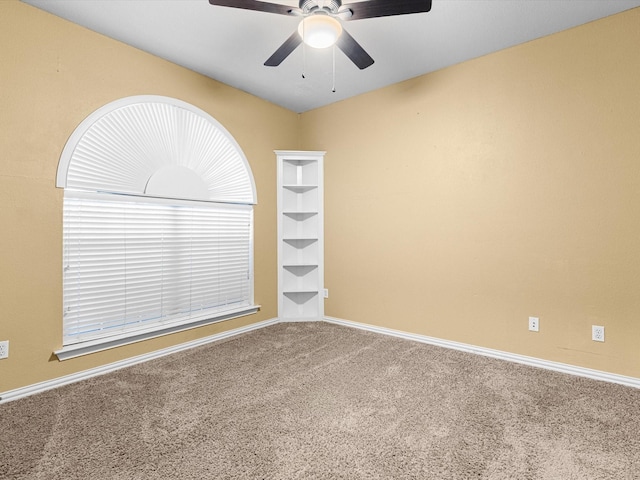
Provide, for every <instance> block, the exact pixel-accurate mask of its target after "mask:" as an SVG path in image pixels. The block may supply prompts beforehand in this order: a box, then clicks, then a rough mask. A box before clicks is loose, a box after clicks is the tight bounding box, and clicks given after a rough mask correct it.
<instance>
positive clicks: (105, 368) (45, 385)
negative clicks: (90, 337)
mask: <svg viewBox="0 0 640 480" xmlns="http://www.w3.org/2000/svg"><path fill="white" fill-rule="evenodd" d="M278 322H279V320H278V319H277V318H272V319H270V320H264V321H262V322H257V323H252V324H251V325H247V326H245V327H240V328H235V329H233V330H228V331H226V332H221V333H216V334H215V335H210V336H208V337H203V338H198V339H196V340H192V341H190V342H186V343H181V344H179V345H174V346H172V347H167V348H163V349H161V350H156V351H154V352H149V353H145V354H144V355H138V356H135V357H131V358H126V359H124V360H120V361H117V362H113V363H109V364H107V365H102V366H99V367H95V368H91V369H89V370H83V371H82V372H78V373H73V374H71V375H65V376H64V377H58V378H54V379H52V380H46V381H44V382H40V383H35V384H33V385H28V386H26V387H21V388H16V389H15V390H9V391H6V392H3V393H0V404H2V403H6V402H10V401H12V400H18V399H19V398H23V397H27V396H29V395H34V394H36V393H40V392H44V391H46V390H51V389H53V388H57V387H61V386H63V385H68V384H70V383H75V382H79V381H81V380H86V379H88V378H91V377H96V376H98V375H104V374H105V373H110V372H114V371H116V370H120V369H121V368H125V367H129V366H131V365H136V364H138V363H143V362H147V361H149V360H153V359H155V358H160V357H164V356H166V355H171V354H172V353H177V352H181V351H183V350H189V349H190V348H195V347H199V346H201V345H206V344H207V343H212V342H217V341H220V340H224V339H227V338H231V337H235V336H237V335H241V334H243V333H248V332H251V331H253V330H258V329H260V328H264V327H268V326H270V325H275V324H276V323H278Z"/></svg>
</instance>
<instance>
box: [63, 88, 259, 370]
mask: <svg viewBox="0 0 640 480" xmlns="http://www.w3.org/2000/svg"><path fill="white" fill-rule="evenodd" d="M141 149H142V150H141ZM181 184H182V187H180V185H181ZM56 186H57V187H59V188H64V189H65V222H67V219H68V218H71V217H69V214H68V212H67V205H72V204H73V202H78V201H80V202H82V201H84V199H87V198H88V199H100V198H103V199H106V200H108V199H109V198H110V199H114V200H116V203H117V199H130V201H131V202H134V203H135V202H141V203H143V204H145V205H147V206H148V205H152V204H153V203H154V202H155V203H158V201H159V204H166V205H172V206H173V207H176V206H179V205H180V206H183V207H184V205H186V204H191V205H193V206H194V208H196V209H197V208H200V209H201V208H202V207H203V206H205V207H206V205H207V204H209V205H211V208H213V209H214V210H215V211H219V209H220V208H223V209H224V208H226V209H227V211H230V212H233V211H236V212H241V211H245V212H246V213H243V214H241V216H242V218H247V219H248V220H247V221H248V222H249V226H250V227H249V231H248V232H247V231H245V233H241V235H242V236H243V238H245V240H244V241H248V242H249V243H248V246H249V248H248V258H247V261H248V264H247V265H248V274H249V278H250V284H249V286H248V288H249V290H250V292H249V297H250V298H246V297H245V300H244V301H243V302H244V303H240V304H237V305H231V304H229V305H228V306H227V307H228V308H227V307H224V306H223V307H222V310H216V311H214V313H213V314H212V315H213V316H209V315H208V314H206V313H205V314H203V313H202V310H200V311H197V312H194V311H193V310H192V314H189V315H190V317H192V318H190V319H188V320H179V321H173V320H171V321H167V322H160V324H158V325H154V324H152V325H151V326H150V327H149V326H145V327H144V328H134V329H133V330H130V331H124V332H117V331H116V333H115V334H107V335H105V336H104V337H103V338H95V337H92V336H91V335H89V337H88V340H86V341H85V340H84V337H82V336H81V337H80V338H79V339H73V338H72V339H71V340H69V339H68V338H67V335H66V330H65V340H64V341H63V348H62V349H60V350H58V351H56V352H55V353H56V355H57V356H58V358H59V359H60V360H65V359H68V358H74V357H77V356H80V355H85V354H89V353H93V352H96V351H101V350H105V349H108V348H112V347H116V346H120V345H126V344H129V343H133V342H137V341H141V340H145V339H148V338H153V337H157V336H160V335H166V334H169V333H174V332H178V331H182V330H186V329H190V328H194V327H197V326H202V325H206V324H209V323H213V322H218V321H221V320H225V319H229V318H235V317H239V316H243V315H248V314H251V313H255V312H256V311H257V310H258V309H259V306H257V305H254V304H253V220H252V219H253V213H252V210H253V209H252V208H251V207H252V205H254V204H255V203H256V189H255V182H254V179H253V175H252V172H251V168H250V166H249V163H248V161H247V159H246V157H245V156H244V153H243V152H242V149H241V148H240V146H239V145H238V144H237V142H236V141H235V139H234V138H233V137H232V136H231V134H230V133H229V132H228V131H227V130H226V129H225V128H224V127H223V126H222V125H221V124H220V123H219V122H217V121H216V120H215V119H214V118H213V117H211V116H210V115H209V114H207V113H206V112H204V111H202V110H200V109H199V108H197V107H195V106H193V105H190V104H188V103H186V102H183V101H181V100H177V99H174V98H169V97H162V96H152V95H144V96H135V97H127V98H122V99H119V100H116V101H114V102H111V103H109V104H107V105H105V106H103V107H101V108H99V109H98V110H96V111H95V112H93V113H92V114H91V115H89V116H88V117H87V118H86V119H85V120H84V121H83V122H81V123H80V125H78V127H77V128H76V129H75V130H74V132H73V133H72V135H71V136H70V137H69V140H68V141H67V144H66V145H65V147H64V149H63V152H62V155H61V158H60V163H59V165H58V172H57V177H56ZM105 194H106V195H105ZM114 194H117V195H114ZM136 199H137V200H136ZM213 204H216V205H219V206H218V207H215V206H214V205H213ZM225 204H228V206H227V207H224V205H225ZM198 205H199V206H200V207H198ZM109 208H111V207H109ZM144 208H146V207H144ZM238 208H240V210H238ZM216 209H217V210H216ZM247 209H249V210H247ZM70 210H71V209H70ZM222 214H223V216H225V215H227V214H226V213H224V212H223V213H222ZM197 215H200V214H197ZM215 215H218V214H217V213H216V214H215ZM234 215H235V214H234ZM247 215H248V216H247ZM217 218H218V217H216V218H215V219H214V220H213V221H214V222H217V221H218V220H217ZM241 222H244V220H242V221H241ZM70 223H71V222H70ZM92 223H94V222H92ZM236 224H237V222H236ZM225 228H226V227H225ZM231 228H235V227H231ZM67 230H68V228H67V223H65V235H67ZM236 231H237V230H236ZM247 234H248V235H249V237H247ZM198 236H199V234H198ZM65 238H66V237H65ZM234 254H235V253H234ZM66 257H67V249H66V246H65V263H67V259H66ZM68 268H69V265H65V273H64V274H63V276H64V278H65V285H66V282H67V278H68V277H67V273H66V271H67V269H68ZM225 268H226V267H225ZM181 285H182V284H181ZM243 291H245V292H246V291H247V290H246V289H244V290H243ZM65 295H66V293H65ZM190 301H191V300H190ZM247 302H249V303H247ZM63 303H64V302H63ZM67 308H68V306H66V305H65V312H66V311H67ZM205 312H206V311H205ZM65 325H66V324H65ZM65 325H63V328H65Z"/></svg>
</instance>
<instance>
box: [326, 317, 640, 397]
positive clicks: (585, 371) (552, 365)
mask: <svg viewBox="0 0 640 480" xmlns="http://www.w3.org/2000/svg"><path fill="white" fill-rule="evenodd" d="M324 321H325V322H328V323H334V324H336V325H342V326H345V327H351V328H358V329H360V330H366V331H368V332H374V333H381V334H383V335H390V336H392V337H398V338H403V339H405V340H412V341H414V342H420V343H427V344H429V345H436V346H438V347H444V348H450V349H453V350H460V351H462V352H468V353H475V354H476V355H483V356H485V357H491V358H497V359H499V360H506V361H508V362H514V363H520V364H523V365H529V366H531V367H538V368H544V369H546V370H553V371H555V372H560V373H568V374H569V375H575V376H578V377H586V378H591V379H593V380H600V381H603V382H610V383H618V384H620V385H625V386H627V387H633V388H640V378H635V377H627V376H625V375H618V374H615V373H609V372H603V371H601V370H592V369H590V368H584V367H577V366H575V365H569V364H566V363H560V362H553V361H550V360H543V359H540V358H535V357H528V356H525V355H518V354H517V353H510V352H504V351H502V350H493V349H491V348H485V347H478V346H475V345H469V344H467V343H460V342H453V341H451V340H443V339H441V338H435V337H428V336H426V335H418V334H416V333H408V332H403V331H400V330H393V329H391V328H385V327H377V326H375V325H368V324H365V323H359V322H352V321H350V320H343V319H340V318H335V317H327V316H325V317H324Z"/></svg>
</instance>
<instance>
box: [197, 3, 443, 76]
mask: <svg viewBox="0 0 640 480" xmlns="http://www.w3.org/2000/svg"><path fill="white" fill-rule="evenodd" d="M209 3H210V4H211V5H218V6H221V7H233V8H241V9H244V10H256V11H259V12H267V13H276V14H279V15H293V16H297V17H302V21H301V22H300V24H299V25H298V29H297V30H296V31H295V32H293V33H292V34H291V36H290V37H289V38H288V39H287V40H285V42H284V43H283V44H282V45H281V46H280V47H279V48H278V49H277V50H276V51H275V52H274V53H273V55H271V56H270V57H269V58H268V59H267V61H266V62H265V63H264V64H265V65H266V66H268V67H277V66H278V65H280V64H281V63H282V61H283V60H284V59H285V58H287V57H288V56H289V55H290V54H291V52H293V51H294V50H295V49H296V48H297V47H298V45H300V44H301V43H302V42H304V43H305V44H307V45H309V46H311V47H315V48H326V47H329V46H331V45H334V44H335V45H336V46H337V47H338V48H339V49H340V50H342V51H343V52H344V54H345V55H346V56H347V57H348V58H349V59H350V60H351V61H352V62H353V63H354V64H355V65H356V66H357V67H358V68H359V69H361V70H362V69H365V68H367V67H369V66H371V65H373V58H371V56H369V54H368V53H367V52H366V51H365V50H364V49H363V48H362V47H361V46H360V44H359V43H358V42H356V41H355V39H354V38H353V37H352V36H351V35H349V33H348V32H347V31H346V30H344V29H343V28H342V23H341V21H350V20H362V19H365V18H375V17H388V16H391V15H407V14H410V13H422V12H428V11H429V10H431V0H366V1H359V2H354V3H349V4H346V5H343V4H342V1H341V0H300V2H299V6H298V8H295V7H291V6H289V5H281V4H278V3H270V2H262V1H258V0H209Z"/></svg>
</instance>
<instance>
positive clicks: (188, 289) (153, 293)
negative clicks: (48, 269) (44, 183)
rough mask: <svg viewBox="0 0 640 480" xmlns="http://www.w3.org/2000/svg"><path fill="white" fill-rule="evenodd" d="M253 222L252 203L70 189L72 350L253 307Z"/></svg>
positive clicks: (67, 271)
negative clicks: (176, 201) (86, 342)
mask: <svg viewBox="0 0 640 480" xmlns="http://www.w3.org/2000/svg"><path fill="white" fill-rule="evenodd" d="M252 219H253V216H252V207H251V206H247V205H224V204H214V203H211V204H202V203H201V202H196V203H194V205H193V206H189V205H186V204H185V203H184V202H182V203H180V205H172V204H170V203H149V202H148V200H147V199H140V198H139V197H128V196H121V195H105V194H96V195H91V194H87V193H83V194H81V195H77V196H74V195H73V193H72V192H70V193H69V194H67V192H66V191H65V203H64V228H63V235H64V266H65V268H64V275H63V278H64V295H63V304H64V338H65V343H74V342H77V341H81V340H82V339H87V338H91V339H95V338H99V337H100V336H109V335H113V334H116V333H118V334H119V333H122V332H126V331H128V330H135V329H136V328H139V326H140V325H142V324H144V325H148V324H153V323H154V322H155V323H164V322H169V321H171V322H173V321H176V320H177V321H181V320H184V321H185V322H186V321H188V320H189V319H190V317H191V316H192V315H193V314H194V312H197V315H198V316H199V317H201V316H202V314H203V312H208V311H210V312H211V314H212V315H215V314H216V313H217V312H224V311H225V310H228V309H229V308H234V307H236V306H238V305H246V306H249V305H251V304H252V303H253V299H252V298H251V295H252V282H253V279H252V278H251V275H250V273H251V271H252V266H251V256H252V255H251V250H252V248H251V241H252V222H253V220H252ZM230 306H233V307H230Z"/></svg>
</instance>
